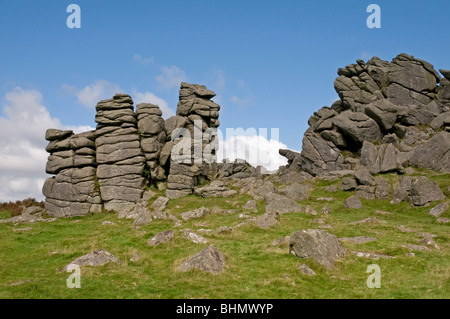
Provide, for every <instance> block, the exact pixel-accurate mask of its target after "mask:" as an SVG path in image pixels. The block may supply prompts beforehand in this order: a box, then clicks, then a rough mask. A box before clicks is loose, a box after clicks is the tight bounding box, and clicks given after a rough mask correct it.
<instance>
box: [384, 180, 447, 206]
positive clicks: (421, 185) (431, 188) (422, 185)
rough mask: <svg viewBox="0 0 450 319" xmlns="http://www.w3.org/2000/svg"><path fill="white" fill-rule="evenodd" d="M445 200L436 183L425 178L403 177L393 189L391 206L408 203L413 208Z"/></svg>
mask: <svg viewBox="0 0 450 319" xmlns="http://www.w3.org/2000/svg"><path fill="white" fill-rule="evenodd" d="M443 199H445V195H444V193H443V192H442V190H441V189H440V188H439V186H438V185H437V184H436V183H433V182H431V181H430V180H429V179H428V178H426V177H425V176H420V177H411V176H405V177H403V178H402V179H401V180H400V183H399V185H398V186H397V187H396V188H395V189H394V193H393V194H392V200H391V204H398V203H400V202H402V201H408V202H410V203H412V204H413V205H415V206H424V205H426V204H428V203H430V202H433V201H439V200H443Z"/></svg>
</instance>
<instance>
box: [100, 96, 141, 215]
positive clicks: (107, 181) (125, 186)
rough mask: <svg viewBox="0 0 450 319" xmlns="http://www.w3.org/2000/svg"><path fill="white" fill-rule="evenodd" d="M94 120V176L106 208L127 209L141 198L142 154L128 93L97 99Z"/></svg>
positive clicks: (131, 102) (131, 101)
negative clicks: (95, 126)
mask: <svg viewBox="0 0 450 319" xmlns="http://www.w3.org/2000/svg"><path fill="white" fill-rule="evenodd" d="M96 110H97V115H96V116H95V122H97V123H98V125H97V129H96V131H95V135H96V140H95V146H96V154H97V163H98V167H97V178H98V183H99V186H100V194H101V197H102V199H103V202H104V205H105V208H106V209H107V210H116V211H119V210H126V209H131V208H133V207H134V205H135V203H136V202H137V201H138V200H139V199H140V198H141V196H142V193H143V186H144V177H143V171H144V164H145V157H144V155H143V153H142V149H141V146H140V145H141V143H140V137H139V134H138V131H137V127H136V126H137V120H136V115H135V113H134V107H133V100H132V99H131V97H130V96H129V95H126V94H116V95H115V96H114V98H112V99H109V100H104V101H100V102H98V104H97V106H96Z"/></svg>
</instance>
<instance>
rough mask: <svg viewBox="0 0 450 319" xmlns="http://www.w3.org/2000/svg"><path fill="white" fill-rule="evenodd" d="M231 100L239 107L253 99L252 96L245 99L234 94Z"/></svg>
mask: <svg viewBox="0 0 450 319" xmlns="http://www.w3.org/2000/svg"><path fill="white" fill-rule="evenodd" d="M230 101H231V102H233V103H234V104H236V105H238V106H239V107H245V106H247V105H248V104H250V103H251V102H252V101H253V100H252V98H250V97H248V98H245V99H243V98H240V97H238V96H236V95H232V96H231V98H230Z"/></svg>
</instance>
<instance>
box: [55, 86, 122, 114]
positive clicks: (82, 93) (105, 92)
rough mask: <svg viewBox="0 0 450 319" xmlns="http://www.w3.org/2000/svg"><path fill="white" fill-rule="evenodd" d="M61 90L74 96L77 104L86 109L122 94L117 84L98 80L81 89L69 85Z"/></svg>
mask: <svg viewBox="0 0 450 319" xmlns="http://www.w3.org/2000/svg"><path fill="white" fill-rule="evenodd" d="M63 89H65V90H66V91H69V92H71V93H72V94H74V95H75V96H76V97H77V98H78V102H80V103H81V104H82V105H84V106H86V107H88V108H94V107H95V106H96V105H97V102H99V101H100V100H105V99H110V98H112V97H113V96H114V95H115V94H116V93H122V90H121V89H120V87H119V86H118V85H117V84H114V83H110V82H108V81H105V80H98V81H96V82H94V83H92V84H90V85H87V86H85V87H84V88H82V89H77V88H76V87H74V86H70V85H63Z"/></svg>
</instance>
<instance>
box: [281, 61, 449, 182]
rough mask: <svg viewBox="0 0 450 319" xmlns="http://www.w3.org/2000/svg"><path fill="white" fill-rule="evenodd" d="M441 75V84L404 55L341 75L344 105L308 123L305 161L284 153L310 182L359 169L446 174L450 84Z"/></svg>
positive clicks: (430, 68) (420, 63)
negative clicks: (423, 170)
mask: <svg viewBox="0 0 450 319" xmlns="http://www.w3.org/2000/svg"><path fill="white" fill-rule="evenodd" d="M440 71H441V73H442V74H443V75H444V78H441V76H440V75H439V73H438V72H437V71H436V70H435V69H434V67H433V66H432V65H431V64H430V63H428V62H425V61H423V60H420V59H416V58H414V57H413V56H410V55H407V54H400V55H398V56H397V57H396V58H394V59H393V60H392V62H390V63H389V62H387V61H382V60H380V59H379V58H377V57H374V58H372V59H371V60H369V61H367V63H366V62H364V61H362V60H358V61H356V64H351V65H348V66H346V67H345V68H340V69H339V70H338V75H339V77H338V78H337V79H336V81H335V82H334V87H335V90H336V92H337V93H338V95H339V98H340V99H339V100H338V101H336V102H335V103H334V104H333V105H332V106H331V107H323V108H322V109H320V110H319V111H317V112H315V113H314V114H313V116H311V117H310V119H309V121H308V124H309V125H310V127H309V129H308V130H307V131H306V132H305V135H304V138H303V147H302V152H301V153H300V154H299V153H295V152H290V151H287V150H280V154H281V155H283V156H285V157H287V158H288V161H289V164H288V165H289V167H290V168H294V169H299V168H300V169H302V170H303V171H306V172H308V173H310V174H312V175H321V174H324V173H326V172H331V171H337V170H346V169H352V170H354V169H356V168H358V167H359V166H360V165H363V166H366V167H367V168H368V169H369V170H370V172H371V173H372V174H378V173H384V172H389V171H398V172H402V171H403V168H404V167H407V166H409V165H413V166H417V167H422V168H429V169H434V170H438V171H441V172H449V171H450V160H449V158H448V156H450V155H449V154H450V143H449V140H450V135H449V134H450V133H449V131H450V128H449V127H450V112H449V109H450V81H449V79H448V74H449V71H445V70H440ZM419 126H420V127H419ZM430 137H431V138H430Z"/></svg>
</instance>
